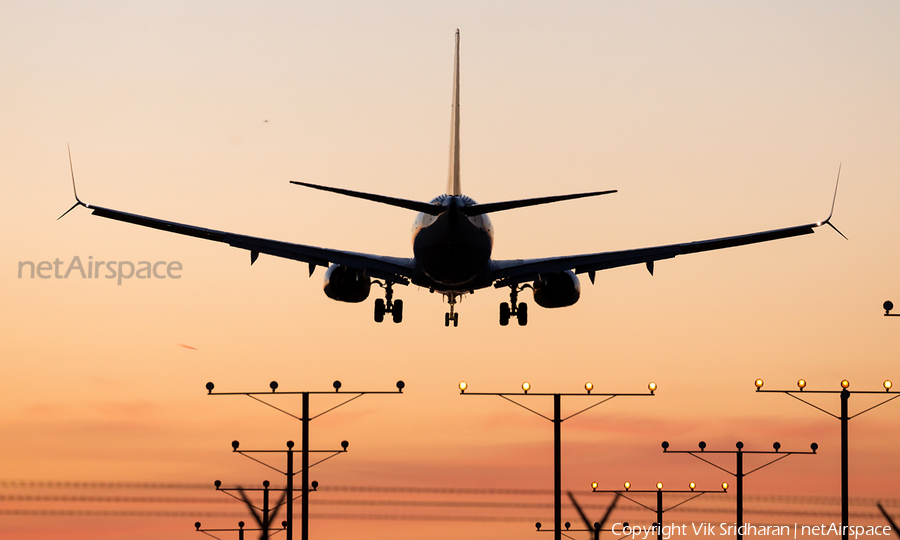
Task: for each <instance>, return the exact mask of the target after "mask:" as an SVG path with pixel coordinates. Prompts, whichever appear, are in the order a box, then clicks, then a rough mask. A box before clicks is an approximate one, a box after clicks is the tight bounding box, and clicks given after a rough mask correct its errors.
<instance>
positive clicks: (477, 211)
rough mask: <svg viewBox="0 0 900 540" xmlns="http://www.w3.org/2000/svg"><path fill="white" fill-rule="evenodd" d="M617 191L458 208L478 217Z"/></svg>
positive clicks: (610, 191)
mask: <svg viewBox="0 0 900 540" xmlns="http://www.w3.org/2000/svg"><path fill="white" fill-rule="evenodd" d="M617 191H618V190H615V189H610V190H607V191H592V192H590V193H572V194H570V195H554V196H552V197H538V198H536V199H519V200H517V201H503V202H495V203H487V204H475V205H472V206H466V207H463V208H460V211H462V213H464V214H465V215H467V216H480V215H481V214H490V213H491V212H499V211H501V210H511V209H513V208H523V207H526V206H537V205H539V204H548V203H554V202H559V201H569V200H572V199H583V198H584V197H596V196H597V195H607V194H609V193H616V192H617Z"/></svg>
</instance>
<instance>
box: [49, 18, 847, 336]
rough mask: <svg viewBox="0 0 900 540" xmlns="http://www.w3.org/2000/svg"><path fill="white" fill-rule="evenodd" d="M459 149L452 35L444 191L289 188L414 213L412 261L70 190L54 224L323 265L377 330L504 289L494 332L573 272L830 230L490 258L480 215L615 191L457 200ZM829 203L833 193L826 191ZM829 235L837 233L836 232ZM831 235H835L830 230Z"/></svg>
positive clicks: (487, 224) (572, 279)
mask: <svg viewBox="0 0 900 540" xmlns="http://www.w3.org/2000/svg"><path fill="white" fill-rule="evenodd" d="M459 150H460V144H459V30H457V31H456V45H455V53H454V62H453V102H452V105H451V125H450V170H449V175H448V180H447V191H446V193H444V194H442V195H439V196H437V197H435V198H434V199H432V200H431V201H429V202H420V201H413V200H407V199H398V198H394V197H387V196H384V195H376V194H371V193H362V192H359V191H351V190H347V189H340V188H335V187H327V186H321V185H316V184H310V183H307V182H295V181H292V182H291V183H292V184H296V185H299V186H305V187H308V188H313V189H318V190H323V191H328V192H332V193H337V194H340V195H346V196H349V197H356V198H360V199H366V200H369V201H374V202H379V203H383V204H388V205H391V206H396V207H400V208H405V209H408V210H413V211H416V212H418V216H417V217H416V220H415V224H414V226H413V256H412V258H401V257H389V256H382V255H370V254H365V253H356V252H350V251H341V250H337V249H329V248H320V247H314V246H308V245H304V244H294V243H289V242H283V241H279V240H269V239H266V238H257V237H253V236H245V235H241V234H235V233H230V232H225V231H217V230H213V229H206V228H203V227H196V226H193V225H186V224H182V223H175V222H171V221H164V220H161V219H157V218H152V217H146V216H140V215H136V214H131V213H127V212H122V211H119V210H114V209H111V208H104V207H100V206H95V205H92V204H87V203H84V202H82V201H81V199H79V198H78V193H77V191H75V201H76V202H75V204H74V205H72V207H71V208H69V210H67V211H66V212H65V213H64V214H63V216H65V215H66V214H67V213H69V212H70V211H72V210H73V209H74V208H76V207H78V206H83V207H85V208H88V209H90V210H92V211H93V215H97V216H100V217H105V218H109V219H114V220H117V221H124V222H126V223H132V224H134V225H140V226H143V227H150V228H153V229H159V230H163V231H168V232H173V233H177V234H183V235H186V236H193V237H197V238H202V239H206V240H212V241H214V242H222V243H225V244H228V245H230V246H233V247H236V248H239V249H244V250H247V251H249V252H250V264H251V265H252V264H253V263H254V262H256V260H257V258H258V257H259V255H260V254H261V253H262V254H266V255H271V256H274V257H282V258H286V259H293V260H296V261H300V262H305V263H307V264H308V265H309V275H310V276H312V274H313V272H314V271H315V269H316V267H317V266H322V267H325V268H326V269H327V270H326V271H325V286H324V289H325V294H326V295H327V296H328V297H329V298H331V299H334V300H338V301H340V302H351V303H358V302H363V301H365V300H366V299H367V298H368V297H369V294H370V292H371V289H372V285H373V284H375V285H378V286H379V287H381V288H382V289H383V290H384V298H378V299H376V300H375V321H376V322H379V323H380V322H382V321H383V320H384V318H385V315H386V314H389V315H390V316H391V318H392V320H393V321H394V322H395V323H399V322H401V321H402V320H403V301H402V300H399V299H394V285H409V284H410V283H412V284H413V285H418V286H420V287H425V288H427V289H429V290H430V291H431V292H438V293H440V294H441V295H443V297H444V298H446V300H447V303H448V304H449V311H448V312H447V313H445V315H444V325H445V326H450V325H451V324H452V325H453V326H457V325H458V323H459V313H458V312H457V311H456V304H457V302H458V301H459V299H460V298H461V297H462V296H463V295H465V294H468V293H473V292H474V291H475V290H477V289H483V288H487V287H491V286H493V287H495V288H504V287H508V288H509V302H502V303H501V304H500V311H499V319H500V324H501V325H502V326H507V325H508V324H509V322H510V319H515V320H516V322H517V323H518V324H519V325H520V326H525V325H526V324H527V323H528V304H526V303H525V302H519V301H518V295H519V293H520V292H522V291H524V290H525V289H531V290H532V293H533V296H534V302H535V303H536V304H537V305H539V306H541V307H544V308H560V307H566V306H571V305H573V304H574V303H575V302H577V301H578V299H579V298H580V296H581V284H580V281H579V278H578V275H579V274H587V275H588V278H589V279H590V280H591V283H593V282H594V279H595V274H596V272H597V271H599V270H606V269H608V268H616V267H620V266H628V265H633V264H644V265H646V267H647V270H648V271H649V272H650V274H651V275H652V274H653V266H654V263H655V262H656V261H659V260H663V259H671V258H672V257H675V256H677V255H683V254H688V253H698V252H701V251H711V250H716V249H723V248H728V247H734V246H742V245H747V244H755V243H759V242H767V241H769V240H776V239H779V238H789V237H792V236H800V235H804V234H810V233H812V232H813V230H814V229H815V228H817V227H820V226H822V225H826V224H827V225H829V226H831V227H832V228H834V225H832V224H831V222H830V220H831V216H832V214H833V213H834V200H832V205H831V214H829V216H828V218H826V219H825V220H824V221H820V222H817V223H810V224H806V225H799V226H795V227H788V228H784V229H774V230H769V231H762V232H756V233H750V234H744V235H739V236H731V237H725V238H714V239H710V240H702V241H697V242H687V243H682V244H670V245H663V246H655V247H646V248H639V249H629V250H624V251H609V252H603V253H589V254H584V255H569V256H562V257H548V258H540V259H512V260H495V259H492V258H491V251H492V248H493V244H494V229H493V226H492V225H491V221H490V219H488V214H489V213H492V212H499V211H503V210H511V209H514V208H523V207H527V206H536V205H541V204H548V203H554V202H559V201H567V200H572V199H579V198H584V197H595V196H598V195H605V194H609V193H615V190H606V191H594V192H589V193H574V194H569V195H557V196H549V197H540V198H533V199H520V200H512V201H503V202H494V203H487V204H478V203H476V202H475V201H474V200H472V199H471V198H469V197H467V196H466V195H463V193H462V189H461V184H460V174H459V172H460V169H459V163H460V155H459ZM69 169H70V172H71V173H72V188H73V190H75V172H74V168H73V167H72V154H71V151H70V152H69ZM838 179H840V169H838ZM836 196H837V186H835V197H836ZM61 217H62V216H60V218H61ZM835 230H836V231H837V229H836V228H835ZM837 232H838V233H839V234H840V231H837ZM841 236H843V234H841Z"/></svg>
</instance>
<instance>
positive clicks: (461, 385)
mask: <svg viewBox="0 0 900 540" xmlns="http://www.w3.org/2000/svg"><path fill="white" fill-rule="evenodd" d="M468 387H469V385H468V384H466V381H459V391H460V392H463V393H465V391H466V388H468Z"/></svg>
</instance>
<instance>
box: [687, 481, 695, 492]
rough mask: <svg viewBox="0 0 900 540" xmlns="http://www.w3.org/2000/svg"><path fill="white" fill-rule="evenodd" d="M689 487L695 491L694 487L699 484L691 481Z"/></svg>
mask: <svg viewBox="0 0 900 540" xmlns="http://www.w3.org/2000/svg"><path fill="white" fill-rule="evenodd" d="M688 487H689V488H691V491H694V488H695V487H697V484H695V483H693V482H691V483H690V484H688Z"/></svg>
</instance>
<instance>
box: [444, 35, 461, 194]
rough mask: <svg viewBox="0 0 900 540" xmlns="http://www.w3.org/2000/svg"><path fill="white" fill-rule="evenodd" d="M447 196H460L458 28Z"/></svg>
mask: <svg viewBox="0 0 900 540" xmlns="http://www.w3.org/2000/svg"><path fill="white" fill-rule="evenodd" d="M447 194H448V195H462V188H461V186H460V183H459V28H457V29H456V53H455V55H454V57H453V105H452V106H451V118H450V174H449V176H448V177H447Z"/></svg>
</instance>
